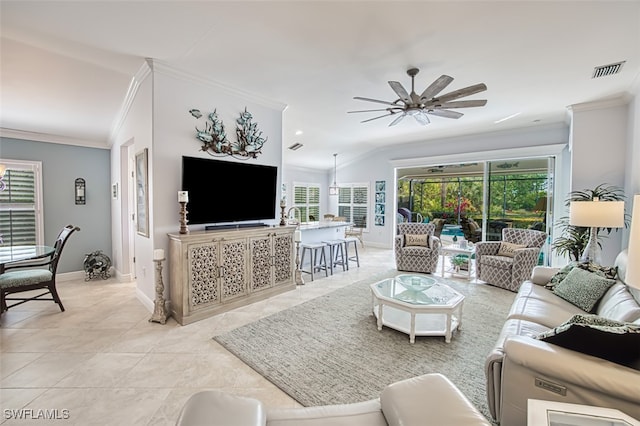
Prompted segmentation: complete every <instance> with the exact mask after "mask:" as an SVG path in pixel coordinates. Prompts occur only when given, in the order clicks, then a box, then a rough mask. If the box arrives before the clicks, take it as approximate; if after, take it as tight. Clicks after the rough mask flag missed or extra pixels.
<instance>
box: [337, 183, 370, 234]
mask: <svg viewBox="0 0 640 426" xmlns="http://www.w3.org/2000/svg"><path fill="white" fill-rule="evenodd" d="M338 216H344V217H346V218H347V221H349V222H353V223H354V224H355V226H356V227H357V228H367V222H368V221H367V218H368V217H369V184H362V183H352V184H346V185H345V184H340V191H339V193H338Z"/></svg>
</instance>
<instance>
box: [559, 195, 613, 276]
mask: <svg viewBox="0 0 640 426" xmlns="http://www.w3.org/2000/svg"><path fill="white" fill-rule="evenodd" d="M569 224H570V225H572V226H583V227H587V228H591V229H590V230H589V242H588V243H587V246H586V247H585V248H584V251H583V252H582V256H581V257H580V262H591V263H597V264H600V263H601V262H602V255H601V250H600V246H599V245H598V228H622V227H623V226H624V201H600V200H599V199H598V197H593V200H592V201H572V202H571V203H570V205H569Z"/></svg>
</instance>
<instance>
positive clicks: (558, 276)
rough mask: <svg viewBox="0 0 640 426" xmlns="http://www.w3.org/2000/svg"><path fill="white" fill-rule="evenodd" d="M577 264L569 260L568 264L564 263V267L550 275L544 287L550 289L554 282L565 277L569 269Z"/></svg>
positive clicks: (556, 282)
mask: <svg viewBox="0 0 640 426" xmlns="http://www.w3.org/2000/svg"><path fill="white" fill-rule="evenodd" d="M577 264H578V263H577V262H571V263H569V264H568V265H566V266H565V267H564V268H562V269H560V270H559V271H558V272H556V273H555V274H554V275H553V276H552V277H551V279H550V280H549V283H547V285H545V287H546V288H548V289H550V290H552V289H553V287H554V286H555V285H556V284H558V283H559V282H560V281H562V280H564V279H565V278H567V275H569V272H571V270H572V269H573V268H575V267H576V265H577Z"/></svg>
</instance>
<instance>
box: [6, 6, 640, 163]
mask: <svg viewBox="0 0 640 426" xmlns="http://www.w3.org/2000/svg"><path fill="white" fill-rule="evenodd" d="M0 28H1V30H0V34H1V36H2V40H1V43H2V44H1V45H0V53H1V69H0V71H1V74H0V83H1V86H0V90H1V95H0V96H1V98H0V101H1V107H2V111H1V116H0V127H2V128H4V129H13V130H18V131H25V132H36V133H43V134H50V135H58V136H63V137H65V138H70V139H73V140H80V141H84V142H86V143H87V144H89V145H92V144H93V145H102V146H107V145H108V143H109V142H108V140H109V134H110V131H111V129H112V126H113V125H114V123H115V122H116V121H117V119H118V116H119V115H118V114H119V111H120V108H121V105H122V102H123V100H124V97H125V94H126V92H127V89H128V87H129V83H130V81H131V77H132V76H133V74H134V73H135V72H136V71H138V69H139V68H140V66H141V65H142V64H143V61H144V58H154V59H157V60H159V61H161V62H163V63H166V64H169V65H171V66H173V67H177V68H180V69H183V70H185V71H188V72H190V73H193V74H196V75H199V76H203V77H206V78H210V79H212V80H214V81H217V82H220V83H223V84H225V85H228V86H231V87H233V88H238V89H241V90H243V91H246V92H250V93H254V94H256V95H259V96H262V97H265V98H268V99H271V100H273V101H277V102H281V103H284V104H286V105H288V107H287V109H286V110H285V113H284V127H283V133H284V134H283V145H284V147H285V148H283V149H284V162H285V164H289V165H297V166H305V167H313V168H321V169H331V168H332V167H333V155H332V154H333V153H338V154H339V156H338V161H339V162H347V161H349V160H350V159H353V158H355V157H357V156H358V155H360V154H362V153H363V152H366V151H369V150H372V149H376V148H378V147H380V146H386V145H393V144H399V143H402V142H409V141H411V142H414V141H430V140H434V139H437V138H441V137H446V136H453V135H461V134H470V133H476V132H486V131H495V130H501V129H509V128H514V127H523V126H539V125H545V124H551V123H557V122H561V121H564V120H565V119H566V111H567V109H566V107H567V106H568V105H572V104H577V103H584V102H591V101H597V100H601V99H605V98H609V97H615V96H620V95H623V94H625V93H634V92H635V93H638V85H639V84H640V83H639V80H640V77H639V75H640V1H613V0H609V1H600V2H587V1H577V2H568V1H555V2H554V1H545V2H542V1H528V2H527V1H515V0H514V1H498V2H485V1H468V2H460V1H450V2H444V1H411V2H405V1H391V0H389V1H372V2H368V1H303V0H300V1H290V2H276V1H258V2H246V1H193V2H190V1H179V0H173V1H147V2H143V1H116V0H114V1H79V0H78V1H67V2H65V1H56V0H49V1H25V0H19V1H7V0H0ZM618 61H627V62H626V64H625V65H624V66H623V68H622V71H621V72H620V73H619V74H617V75H613V76H608V77H603V78H599V79H592V78H591V74H592V72H593V68H594V67H595V66H599V65H606V64H610V63H613V62H618ZM413 66H415V67H418V68H420V70H421V71H420V73H419V74H418V76H417V77H416V92H418V93H420V92H421V91H422V90H423V89H424V88H426V86H428V85H429V84H430V83H431V82H432V81H433V80H435V79H436V78H437V77H439V76H440V75H441V74H447V75H450V76H452V77H454V79H455V80H454V81H453V83H451V85H449V87H447V89H445V91H444V92H443V93H445V92H449V91H452V90H456V89H459V88H462V87H466V86H469V85H472V84H476V83H481V82H482V83H485V84H486V85H487V87H488V90H487V91H486V92H483V93H480V94H477V95H473V96H470V97H469V98H465V99H487V100H488V103H487V106H485V107H482V108H467V109H460V110H458V111H460V112H463V113H464V114H465V115H464V116H463V117H462V118H460V119H458V120H452V119H448V118H441V117H434V116H431V124H430V125H428V126H420V125H418V124H417V123H416V122H415V121H414V120H412V119H411V118H410V117H408V118H407V119H405V120H404V121H403V122H401V123H400V124H399V125H397V126H394V127H388V124H389V122H390V121H391V118H383V119H380V120H375V121H372V122H369V123H364V124H361V123H360V121H361V120H363V119H366V118H372V117H375V115H374V114H375V113H372V114H347V113H346V112H347V111H350V110H359V109H373V108H378V107H380V105H378V104H373V103H368V102H363V101H358V100H354V99H353V97H354V96H362V97H369V98H377V99H384V100H389V101H393V100H395V99H396V96H395V95H394V92H393V91H392V90H391V88H390V87H389V86H388V84H387V81H388V80H397V81H399V82H401V83H402V84H403V85H404V86H405V87H406V88H407V89H409V88H410V79H409V77H408V76H407V75H406V70H407V69H408V68H409V67H413ZM212 107H214V106H213V105H212ZM516 113H519V115H518V116H517V117H514V118H512V119H510V120H507V121H504V122H502V123H499V124H496V123H495V121H497V120H499V119H502V118H505V117H507V116H510V115H512V114H516ZM256 121H257V122H258V124H259V117H256ZM297 130H302V131H303V133H302V135H299V136H296V135H295V132H296V131H297ZM294 142H300V143H302V144H304V147H303V148H302V149H300V150H298V151H291V150H287V149H286V147H287V146H289V145H291V144H293V143H294ZM427 143H428V142H427Z"/></svg>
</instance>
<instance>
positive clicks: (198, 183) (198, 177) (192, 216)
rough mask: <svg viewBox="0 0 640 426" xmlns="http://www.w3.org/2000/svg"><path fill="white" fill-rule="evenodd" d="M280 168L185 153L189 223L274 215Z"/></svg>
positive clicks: (183, 172) (238, 219) (228, 220)
mask: <svg viewBox="0 0 640 426" xmlns="http://www.w3.org/2000/svg"><path fill="white" fill-rule="evenodd" d="M277 175H278V168H277V167H275V166H263V165H258V164H247V163H238V162H234V161H223V160H211V159H208V158H195V157H185V156H183V157H182V190H183V191H188V192H189V204H187V211H188V212H189V213H188V214H187V219H188V220H189V223H190V224H207V223H221V222H241V221H250V220H262V219H275V217H276V198H277Z"/></svg>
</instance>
